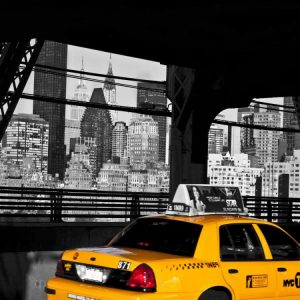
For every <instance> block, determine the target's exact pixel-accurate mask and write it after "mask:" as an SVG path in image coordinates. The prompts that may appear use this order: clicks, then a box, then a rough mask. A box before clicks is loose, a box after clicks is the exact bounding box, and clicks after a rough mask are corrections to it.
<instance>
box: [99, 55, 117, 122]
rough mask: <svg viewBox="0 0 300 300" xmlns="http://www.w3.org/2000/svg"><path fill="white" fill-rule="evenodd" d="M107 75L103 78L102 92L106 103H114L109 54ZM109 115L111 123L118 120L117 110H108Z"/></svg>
mask: <svg viewBox="0 0 300 300" xmlns="http://www.w3.org/2000/svg"><path fill="white" fill-rule="evenodd" d="M107 75H108V77H106V78H105V81H104V85H103V93H104V97H105V100H106V103H107V104H111V105H116V104H117V99H116V82H115V79H114V78H112V77H111V76H113V75H114V74H113V71H112V62H111V54H110V56H109V65H108V71H107ZM109 112H110V115H111V119H112V124H114V123H115V122H118V111H116V110H110V111H109Z"/></svg>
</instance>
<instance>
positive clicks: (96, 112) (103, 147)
mask: <svg viewBox="0 0 300 300" xmlns="http://www.w3.org/2000/svg"><path fill="white" fill-rule="evenodd" d="M90 102H91V103H99V104H105V103H106V101H105V97H104V94H103V90H102V88H95V89H94V90H93V93H92V96H91V98H90ZM80 136H81V138H94V139H95V143H96V168H95V171H94V172H93V179H95V178H96V177H97V175H98V172H99V171H100V169H101V167H102V165H103V163H105V162H107V161H108V160H111V157H112V121H111V115H110V113H109V111H108V110H106V109H99V108H93V107H87V108H86V110H85V112H84V114H83V117H82V120H81V125H80Z"/></svg>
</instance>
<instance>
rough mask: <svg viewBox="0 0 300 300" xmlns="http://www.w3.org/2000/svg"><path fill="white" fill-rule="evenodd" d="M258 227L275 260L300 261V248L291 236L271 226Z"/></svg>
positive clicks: (260, 225)
mask: <svg viewBox="0 0 300 300" xmlns="http://www.w3.org/2000/svg"><path fill="white" fill-rule="evenodd" d="M258 226H259V228H260V230H261V231H262V233H263V234H264V236H265V238H266V240H267V242H268V244H269V247H270V250H271V253H272V256H273V259H274V260H300V248H299V246H298V244H297V243H296V242H295V241H294V240H293V239H292V238H291V237H290V236H289V235H287V234H286V233H285V232H283V231H282V230H280V229H278V228H276V227H274V226H271V225H263V224H259V225H258Z"/></svg>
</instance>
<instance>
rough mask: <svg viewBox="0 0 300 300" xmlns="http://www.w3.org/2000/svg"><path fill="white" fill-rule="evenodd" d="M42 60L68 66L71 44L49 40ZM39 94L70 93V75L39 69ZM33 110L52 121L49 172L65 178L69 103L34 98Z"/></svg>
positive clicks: (36, 85) (60, 95)
mask: <svg viewBox="0 0 300 300" xmlns="http://www.w3.org/2000/svg"><path fill="white" fill-rule="evenodd" d="M37 63H38V64H41V65H46V66H51V67H58V68H63V69H64V68H67V45H65V44H61V43H57V42H52V41H46V42H45V43H44V46H43V48H42V50H41V52H40V55H39V58H38V60H37ZM34 94H35V95H36V96H39V95H41V96H48V97H57V98H63V99H64V98H65V97H66V76H65V72H61V75H54V74H48V73H43V72H37V71H35V74H34ZM33 113H34V114H36V115H39V116H40V117H41V118H43V119H45V120H46V121H47V122H48V123H49V148H48V173H49V174H52V175H55V176H59V178H60V179H61V180H62V179H63V177H64V170H65V146H64V136H65V105H63V104H59V103H57V104H56V103H50V102H49V103H48V102H41V101H34V102H33Z"/></svg>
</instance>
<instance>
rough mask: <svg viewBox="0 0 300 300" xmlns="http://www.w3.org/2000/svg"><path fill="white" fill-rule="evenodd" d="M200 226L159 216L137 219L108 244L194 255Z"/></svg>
mask: <svg viewBox="0 0 300 300" xmlns="http://www.w3.org/2000/svg"><path fill="white" fill-rule="evenodd" d="M201 229H202V226H201V225H198V224H193V223H187V222H181V221H175V220H166V219H159V218H145V219H138V220H136V221H135V222H133V223H132V224H131V225H129V226H128V227H127V228H125V229H124V230H123V231H121V232H120V234H119V235H118V236H117V237H116V238H115V239H113V240H112V242H111V243H110V246H113V247H129V248H139V249H147V250H151V251H158V252H163V253H168V254H174V255H180V256H189V257H192V256H193V255H194V252H195V249H196V245H197V242H198V239H199V236H200V233H201Z"/></svg>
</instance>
